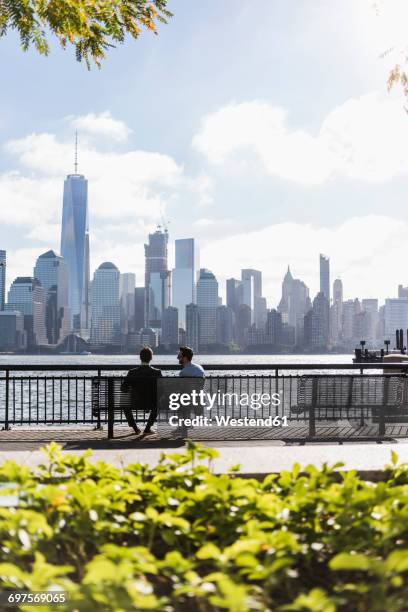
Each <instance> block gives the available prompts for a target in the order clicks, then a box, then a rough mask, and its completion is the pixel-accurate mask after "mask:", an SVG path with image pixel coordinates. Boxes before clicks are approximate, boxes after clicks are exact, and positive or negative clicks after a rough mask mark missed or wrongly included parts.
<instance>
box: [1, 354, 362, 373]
mask: <svg viewBox="0 0 408 612" xmlns="http://www.w3.org/2000/svg"><path fill="white" fill-rule="evenodd" d="M194 360H195V361H197V363H201V364H208V365H211V364H231V365H240V364H242V365H243V366H245V364H256V363H259V364H260V365H262V364H271V365H273V364H275V363H278V364H286V363H293V364H296V365H299V366H301V365H304V364H310V363H315V364H336V363H338V364H347V363H352V355H351V354H343V355H328V354H324V355H304V354H303V355H302V354H300V355H197V356H196V357H195V358H194ZM132 363H135V365H138V364H139V356H138V355H135V354H127V355H1V356H0V366H1V365H13V366H14V365H16V366H17V365H42V364H44V365H50V364H55V365H59V364H66V365H67V366H70V367H72V366H75V365H81V366H84V365H87V364H89V366H90V369H92V368H94V367H96V366H99V365H101V366H104V365H121V364H124V365H126V366H127V365H130V364H132ZM170 364H173V365H175V364H177V358H176V354H174V355H155V356H154V359H153V361H152V365H153V366H154V365H163V366H165V365H170ZM242 372H243V373H245V367H243V369H242Z"/></svg>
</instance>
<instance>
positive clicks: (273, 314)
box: [265, 308, 282, 346]
mask: <svg viewBox="0 0 408 612" xmlns="http://www.w3.org/2000/svg"><path fill="white" fill-rule="evenodd" d="M265 335H266V343H267V344H271V345H273V346H279V345H280V344H281V341H282V315H281V313H280V312H278V311H277V310H275V309H274V308H272V309H271V310H268V313H267V319H266V325H265Z"/></svg>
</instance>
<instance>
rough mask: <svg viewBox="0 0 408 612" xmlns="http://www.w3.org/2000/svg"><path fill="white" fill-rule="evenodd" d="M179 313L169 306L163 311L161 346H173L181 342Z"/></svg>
mask: <svg viewBox="0 0 408 612" xmlns="http://www.w3.org/2000/svg"><path fill="white" fill-rule="evenodd" d="M178 322H179V313H178V309H177V308H175V307H174V306H168V307H167V308H165V309H164V310H163V315H162V327H161V344H164V345H165V346H169V347H170V346H172V345H176V344H178V341H179V333H178V330H179V326H178Z"/></svg>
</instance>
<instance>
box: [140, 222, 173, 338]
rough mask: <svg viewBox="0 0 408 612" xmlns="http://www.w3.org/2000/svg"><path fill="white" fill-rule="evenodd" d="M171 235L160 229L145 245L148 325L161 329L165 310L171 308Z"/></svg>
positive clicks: (146, 315) (146, 314)
mask: <svg viewBox="0 0 408 612" xmlns="http://www.w3.org/2000/svg"><path fill="white" fill-rule="evenodd" d="M168 241H169V234H168V231H167V229H165V230H164V232H163V231H162V230H161V228H160V227H158V228H157V230H156V231H155V232H154V233H153V234H149V242H148V244H145V245H144V247H145V288H146V294H145V299H146V308H145V318H146V325H147V326H149V327H154V328H159V327H160V326H161V317H162V313H163V310H164V309H165V308H167V307H168V306H170V283H171V275H170V271H169V269H168V264H167V251H168V249H167V245H168Z"/></svg>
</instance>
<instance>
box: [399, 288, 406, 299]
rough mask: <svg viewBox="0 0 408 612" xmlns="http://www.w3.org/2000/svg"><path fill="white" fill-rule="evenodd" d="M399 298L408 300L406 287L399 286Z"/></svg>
mask: <svg viewBox="0 0 408 612" xmlns="http://www.w3.org/2000/svg"><path fill="white" fill-rule="evenodd" d="M398 297H399V298H408V287H404V286H403V285H398Z"/></svg>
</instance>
